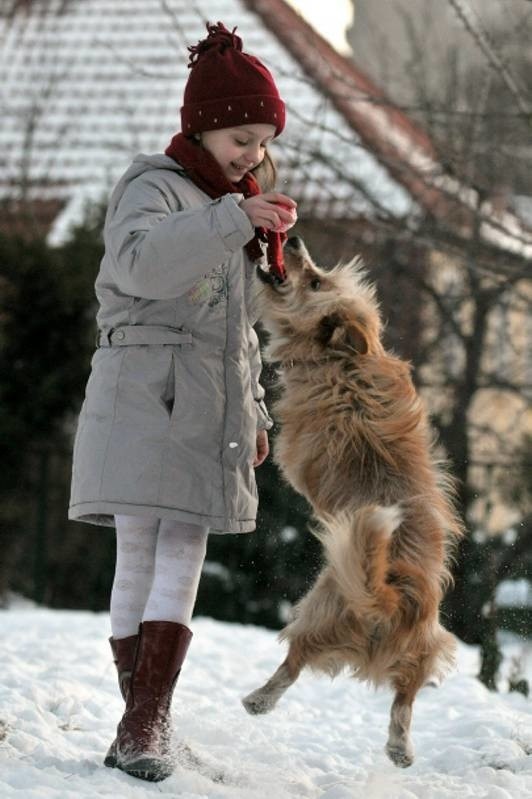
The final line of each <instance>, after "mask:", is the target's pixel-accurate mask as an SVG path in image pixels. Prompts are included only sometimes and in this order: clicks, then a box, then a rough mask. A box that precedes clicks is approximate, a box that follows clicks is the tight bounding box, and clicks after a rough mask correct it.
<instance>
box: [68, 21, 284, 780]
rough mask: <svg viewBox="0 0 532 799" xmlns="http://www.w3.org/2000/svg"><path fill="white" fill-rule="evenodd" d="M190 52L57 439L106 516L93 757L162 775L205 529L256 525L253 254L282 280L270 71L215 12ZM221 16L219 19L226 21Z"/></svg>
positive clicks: (88, 517) (113, 223) (106, 274)
mask: <svg viewBox="0 0 532 799" xmlns="http://www.w3.org/2000/svg"><path fill="white" fill-rule="evenodd" d="M207 30H208V36H207V38H206V39H204V40H203V41H200V42H199V43H198V45H196V46H195V47H190V48H189V50H190V52H191V58H190V64H189V67H190V68H191V72H190V76H189V79H188V82H187V85H186V88H185V95H184V103H183V107H182V108H181V122H182V133H179V134H178V135H176V136H174V138H173V139H172V141H171V143H170V145H169V147H168V149H167V150H166V154H165V155H155V156H143V155H141V156H138V157H137V158H135V160H134V161H133V164H132V165H131V167H130V168H129V169H128V170H127V172H126V173H125V175H124V176H123V177H122V178H121V180H120V181H119V183H118V185H117V186H116V188H115V190H114V192H113V194H112V196H111V199H110V202H109V208H108V212H107V216H106V221H105V228H104V238H105V255H104V257H103V260H102V264H101V268H100V272H99V275H98V277H97V280H96V295H97V298H98V301H99V303H100V307H99V310H98V314H97V321H98V327H99V335H98V345H99V346H98V349H97V351H96V353H95V355H94V358H93V361H92V371H91V375H90V378H89V381H88V384H87V391H86V397H85V401H84V404H83V407H82V410H81V414H80V418H79V423H78V429H77V433H76V440H75V443H74V457H73V477H72V494H71V503H70V509H69V517H70V518H71V519H77V520H80V521H86V522H91V523H93V524H100V525H109V526H116V537H117V559H116V572H115V578H114V583H113V588H112V593H111V629H112V637H111V639H110V642H111V648H112V652H113V656H114V660H115V663H116V666H117V670H118V677H119V685H120V690H121V692H122V695H123V697H124V699H125V701H126V707H125V711H124V715H123V717H122V719H121V721H120V723H119V725H118V730H117V735H116V739H115V741H114V742H113V744H112V745H111V748H110V750H109V752H108V754H107V757H106V759H105V764H106V765H108V766H116V767H118V768H120V769H122V770H123V771H126V772H128V773H129V774H132V775H134V776H137V777H140V778H142V779H147V780H161V779H164V778H165V777H167V776H168V775H169V774H170V773H171V771H172V764H171V762H170V758H169V751H170V747H169V740H170V735H169V711H170V703H171V699H172V692H173V688H174V684H175V682H176V679H177V677H178V675H179V672H180V669H181V666H182V664H183V661H184V658H185V655H186V651H187V648H188V645H189V642H190V638H191V635H192V633H191V631H190V629H189V626H188V625H189V623H190V619H191V617H192V611H193V607H194V602H195V598H196V592H197V588H198V582H199V578H200V573H201V568H202V564H203V560H204V557H205V550H206V542H207V534H208V532H209V530H211V531H212V532H216V533H245V532H250V531H252V530H253V529H254V528H255V517H256V510H257V491H256V486H255V478H254V472H253V467H256V466H259V465H260V464H261V463H262V462H263V460H264V459H265V458H266V456H267V454H268V435H267V432H266V431H267V430H268V429H269V428H270V427H271V424H272V422H271V420H270V418H269V416H268V413H267V410H266V408H265V406H264V402H263V397H264V391H263V389H262V387H261V385H260V383H259V373H260V368H261V365H260V355H259V348H258V341H257V335H256V333H255V331H254V330H253V328H252V326H251V325H252V324H253V322H254V321H255V317H254V311H253V301H252V300H253V296H252V293H253V273H254V270H255V268H256V265H255V263H254V262H255V261H257V260H258V259H260V258H261V257H262V256H263V254H265V255H266V257H267V262H268V264H269V267H270V271H271V273H272V274H273V275H275V276H277V278H278V279H282V278H283V276H284V273H283V265H282V249H281V236H280V234H279V232H277V231H279V230H281V229H283V226H284V227H285V228H286V227H289V226H290V225H291V224H293V222H294V220H295V205H296V204H295V203H294V201H293V200H291V199H290V198H289V197H287V196H286V195H283V194H279V193H276V192H273V191H267V193H264V194H261V189H260V188H259V183H258V181H263V186H264V187H265V188H271V181H272V178H273V177H274V169H273V165H272V162H271V161H270V159H269V158H268V156H267V150H266V148H267V145H268V144H269V142H270V141H272V139H273V138H274V137H276V136H278V135H279V134H280V133H281V131H282V130H283V127H284V119H285V106H284V103H283V101H282V100H281V98H280V96H279V93H278V91H277V88H276V86H275V83H274V81H273V78H272V76H271V74H270V73H269V72H268V70H267V69H266V68H265V66H264V65H263V64H262V63H261V62H260V61H259V60H258V59H256V58H254V57H253V56H251V55H249V54H247V53H244V52H243V51H242V41H241V39H240V38H239V37H238V36H236V35H235V32H234V31H233V32H232V33H230V32H229V31H228V30H227V29H226V28H225V27H224V26H223V25H222V24H221V23H218V24H217V25H207ZM235 30H236V29H235Z"/></svg>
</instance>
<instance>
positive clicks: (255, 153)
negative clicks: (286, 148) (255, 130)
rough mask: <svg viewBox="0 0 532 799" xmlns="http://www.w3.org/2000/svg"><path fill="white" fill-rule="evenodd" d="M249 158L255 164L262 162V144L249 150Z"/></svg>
mask: <svg viewBox="0 0 532 799" xmlns="http://www.w3.org/2000/svg"><path fill="white" fill-rule="evenodd" d="M247 158H248V161H249V162H250V163H253V164H254V165H255V164H258V163H260V161H261V159H262V155H261V148H260V145H257V146H256V147H250V149H249V150H248V152H247Z"/></svg>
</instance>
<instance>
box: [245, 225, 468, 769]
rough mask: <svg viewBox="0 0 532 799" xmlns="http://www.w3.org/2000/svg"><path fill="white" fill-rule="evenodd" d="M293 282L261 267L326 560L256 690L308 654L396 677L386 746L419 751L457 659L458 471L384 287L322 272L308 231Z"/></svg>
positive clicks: (266, 697)
mask: <svg viewBox="0 0 532 799" xmlns="http://www.w3.org/2000/svg"><path fill="white" fill-rule="evenodd" d="M285 263H286V267H287V275H288V276H287V280H286V281H285V282H284V283H282V284H278V283H274V282H273V281H272V280H271V279H269V276H268V275H264V276H263V277H262V279H263V283H264V286H263V288H262V290H261V292H260V295H261V311H262V313H261V319H262V321H263V323H264V325H265V326H266V328H267V329H268V330H269V332H270V342H269V347H268V357H269V359H270V360H272V361H274V362H277V363H279V365H280V369H279V374H280V382H281V386H282V389H283V391H282V396H281V398H280V400H279V401H278V402H277V404H276V406H275V415H276V417H277V420H278V421H279V422H280V425H281V430H280V433H279V436H278V438H277V441H276V447H275V458H276V461H277V463H278V464H279V466H280V467H281V470H282V472H283V474H284V476H285V477H286V479H287V480H288V481H289V482H290V483H291V484H292V486H293V487H294V488H295V489H296V491H299V492H300V493H301V494H303V496H305V497H306V498H307V500H308V501H309V502H310V504H311V505H312V508H313V510H314V513H315V515H316V517H317V519H318V522H319V525H320V526H319V528H318V529H317V530H315V531H314V532H315V533H316V535H317V536H318V538H319V539H320V540H321V542H322V544H323V546H324V550H325V555H326V565H325V566H324V568H323V570H322V572H321V574H320V575H319V577H318V579H317V581H316V583H315V585H314V586H313V588H312V589H311V590H310V592H309V593H308V594H307V595H306V596H305V597H304V598H303V599H302V600H301V601H300V602H299V604H298V605H297V607H296V611H295V618H294V620H293V621H292V622H291V623H290V624H289V625H288V626H287V627H286V628H285V629H284V630H283V631H282V633H281V638H282V639H284V640H287V641H288V643H289V650H288V655H287V657H286V660H285V661H284V662H283V663H282V665H281V666H280V667H279V669H278V670H277V671H276V672H275V674H274V675H273V677H271V679H270V680H268V682H267V683H266V684H265V685H264V686H263V687H262V688H259V689H258V690H256V691H254V692H253V693H252V694H250V695H249V696H247V697H246V698H245V699H244V700H243V703H244V706H245V707H246V709H247V710H248V711H249V712H250V713H265V712H267V711H269V710H271V709H272V708H273V706H274V705H275V703H276V702H277V700H278V699H279V697H280V696H281V695H282V694H283V693H284V691H285V690H286V689H287V688H288V687H289V686H290V685H291V684H292V683H293V682H294V681H295V680H296V679H297V677H298V675H299V673H300V671H301V669H302V668H304V667H305V666H309V667H310V668H312V669H316V670H320V671H324V672H326V673H327V674H330V675H331V676H334V675H336V674H338V672H340V671H341V670H342V669H343V668H344V667H346V666H347V667H349V668H350V669H351V670H352V673H353V675H354V676H355V677H357V678H359V679H363V680H368V681H370V682H371V683H373V684H374V685H380V684H383V683H388V684H390V685H391V686H392V687H393V688H394V689H395V700H394V703H393V706H392V711H391V721H390V727H389V739H388V743H387V746H386V750H387V753H388V755H389V757H390V758H391V759H392V760H393V762H394V763H395V764H396V765H398V766H408V765H410V764H411V763H412V761H413V749H412V744H411V740H410V736H409V727H410V720H411V713H412V703H413V701H414V698H415V695H416V693H417V691H418V690H419V688H420V687H421V686H423V685H424V684H425V683H427V681H429V680H430V679H434V678H439V677H441V676H443V674H444V673H445V672H446V671H447V670H448V668H449V667H450V666H451V665H452V663H453V655H454V639H453V637H452V636H451V635H450V634H449V633H448V632H447V631H446V630H444V629H443V627H441V625H440V623H439V620H438V608H439V604H440V601H441V599H442V595H443V591H444V589H445V587H446V586H447V584H448V583H449V582H450V573H449V569H448V562H449V556H450V550H451V545H452V543H453V541H454V540H456V539H457V538H458V537H459V536H460V535H461V533H462V529H461V525H460V522H459V519H458V517H457V515H456V513H455V511H454V510H453V506H452V502H451V496H452V487H451V481H450V480H449V479H448V478H447V477H446V476H445V474H444V472H443V471H442V470H441V468H440V466H439V464H438V463H437V461H436V459H435V457H434V455H433V452H432V450H433V446H432V441H431V433H430V430H429V426H428V423H427V418H426V414H425V411H424V408H423V405H422V403H421V401H420V399H419V398H418V396H417V394H416V391H415V389H414V386H413V384H412V381H411V378H410V369H409V366H408V364H406V363H405V362H404V361H401V360H400V359H399V358H397V357H395V356H394V355H392V354H390V353H389V352H386V351H385V350H384V348H383V346H382V343H381V338H380V333H381V329H380V328H381V325H380V318H379V312H378V306H377V302H376V299H375V291H374V288H373V287H372V286H371V285H370V284H369V283H368V282H367V279H366V276H365V274H364V270H363V269H362V266H361V265H360V263H359V262H358V261H356V260H355V261H353V262H351V263H350V264H348V265H344V266H338V267H335V268H334V269H333V270H331V271H325V270H323V269H320V268H319V267H317V266H316V265H315V264H314V263H313V262H312V260H311V259H310V256H309V254H308V252H307V250H306V249H305V246H304V244H303V242H302V241H301V239H299V238H292V239H289V241H288V242H287V244H286V245H285Z"/></svg>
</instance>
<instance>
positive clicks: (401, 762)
mask: <svg viewBox="0 0 532 799" xmlns="http://www.w3.org/2000/svg"><path fill="white" fill-rule="evenodd" d="M386 754H387V755H388V757H389V758H390V760H391V761H392V763H393V764H394V766H399V768H408V766H411V765H412V763H413V762H414V750H413V749H412V747H411V746H406V747H403V746H392V745H391V744H386Z"/></svg>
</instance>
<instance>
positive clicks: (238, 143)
mask: <svg viewBox="0 0 532 799" xmlns="http://www.w3.org/2000/svg"><path fill="white" fill-rule="evenodd" d="M274 135H275V127H274V126H273V125H266V124H263V123H260V124H253V125H238V126H237V127H235V128H222V129H221V130H206V131H204V132H203V133H202V134H201V143H202V145H203V147H205V149H206V150H208V152H209V153H210V154H211V155H212V156H214V158H215V159H216V160H217V161H218V164H219V165H220V166H221V168H222V170H223V173H224V175H225V176H226V178H228V180H230V181H231V183H238V181H239V180H242V178H243V177H244V175H245V174H246V172H249V171H250V170H251V169H254V168H255V167H256V166H258V165H259V164H260V163H261V161H262V160H263V158H264V154H265V152H266V146H267V145H268V144H269V143H270V142H271V141H272V139H273V137H274Z"/></svg>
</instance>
